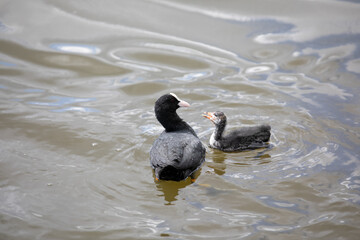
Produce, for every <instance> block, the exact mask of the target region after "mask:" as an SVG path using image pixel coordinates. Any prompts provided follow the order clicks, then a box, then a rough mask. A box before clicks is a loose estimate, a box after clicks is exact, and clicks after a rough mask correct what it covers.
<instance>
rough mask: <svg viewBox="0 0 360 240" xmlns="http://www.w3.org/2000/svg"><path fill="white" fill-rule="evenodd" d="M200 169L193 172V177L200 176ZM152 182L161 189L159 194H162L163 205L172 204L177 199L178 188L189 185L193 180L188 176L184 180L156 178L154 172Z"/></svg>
mask: <svg viewBox="0 0 360 240" xmlns="http://www.w3.org/2000/svg"><path fill="white" fill-rule="evenodd" d="M200 173H201V169H198V170H197V171H196V172H195V173H194V176H195V179H196V178H197V177H199V176H200ZM154 182H155V183H156V187H157V189H158V190H159V191H161V192H162V193H163V194H161V195H159V196H164V199H165V201H166V203H165V205H173V203H174V202H175V201H176V200H177V196H178V195H179V190H180V189H182V188H185V187H186V186H189V185H191V184H193V183H194V182H195V181H194V180H193V179H191V178H190V177H188V178H187V179H185V180H184V181H179V182H176V181H163V180H160V181H159V180H156V178H155V174H154Z"/></svg>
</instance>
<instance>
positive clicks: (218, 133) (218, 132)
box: [214, 121, 226, 141]
mask: <svg viewBox="0 0 360 240" xmlns="http://www.w3.org/2000/svg"><path fill="white" fill-rule="evenodd" d="M225 127H226V121H222V122H220V123H219V124H216V125H215V130H214V139H215V140H216V141H219V140H221V138H222V135H223V133H224V130H225Z"/></svg>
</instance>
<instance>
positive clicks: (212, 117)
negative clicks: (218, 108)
mask: <svg viewBox="0 0 360 240" xmlns="http://www.w3.org/2000/svg"><path fill="white" fill-rule="evenodd" d="M202 116H203V117H205V118H207V119H209V120H210V121H212V122H214V113H212V112H204V113H203V114H202Z"/></svg>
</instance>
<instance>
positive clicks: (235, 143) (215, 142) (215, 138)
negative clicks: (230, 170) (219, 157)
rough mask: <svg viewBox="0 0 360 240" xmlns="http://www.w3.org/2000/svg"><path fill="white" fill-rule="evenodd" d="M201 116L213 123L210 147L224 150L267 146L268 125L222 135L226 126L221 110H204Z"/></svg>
mask: <svg viewBox="0 0 360 240" xmlns="http://www.w3.org/2000/svg"><path fill="white" fill-rule="evenodd" d="M203 117H206V118H208V119H210V120H211V121H212V122H213V123H214V124H215V130H214V132H213V133H212V135H211V137H210V147H212V148H216V149H219V150H222V151H225V152H233V151H241V150H247V149H255V148H261V147H265V146H267V145H268V144H267V142H268V141H269V139H270V129H271V127H270V126H269V125H260V126H255V127H244V128H240V129H236V130H233V131H231V132H230V133H228V134H227V135H225V136H224V135H223V133H224V130H225V127H226V116H225V114H224V113H223V112H220V111H217V112H206V113H204V114H203Z"/></svg>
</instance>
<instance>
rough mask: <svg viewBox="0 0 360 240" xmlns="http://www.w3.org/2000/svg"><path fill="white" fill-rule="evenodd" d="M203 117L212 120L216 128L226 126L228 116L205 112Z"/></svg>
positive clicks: (221, 113) (220, 113)
mask: <svg viewBox="0 0 360 240" xmlns="http://www.w3.org/2000/svg"><path fill="white" fill-rule="evenodd" d="M202 116H203V117H205V118H207V119H210V121H212V122H213V123H214V124H215V125H216V126H217V125H226V116H225V114H224V113H223V112H220V111H216V112H205V113H204V114H203V115H202Z"/></svg>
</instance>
